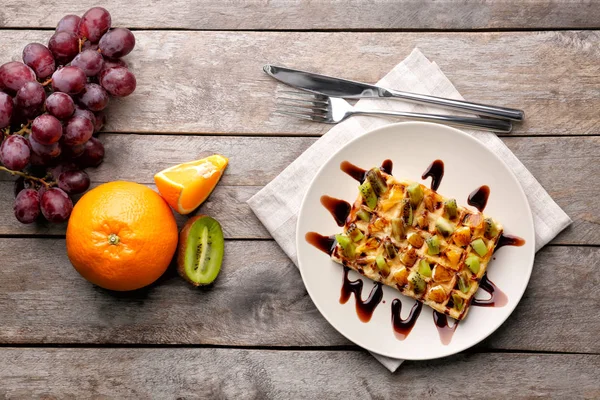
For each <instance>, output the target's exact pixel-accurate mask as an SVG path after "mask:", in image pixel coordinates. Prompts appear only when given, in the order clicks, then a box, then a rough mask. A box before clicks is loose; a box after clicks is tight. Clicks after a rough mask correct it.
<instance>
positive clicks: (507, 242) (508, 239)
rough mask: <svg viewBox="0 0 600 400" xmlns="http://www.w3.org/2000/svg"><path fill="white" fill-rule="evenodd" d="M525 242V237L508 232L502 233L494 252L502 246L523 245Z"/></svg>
mask: <svg viewBox="0 0 600 400" xmlns="http://www.w3.org/2000/svg"><path fill="white" fill-rule="evenodd" d="M524 244H525V239H523V238H520V237H518V236H514V235H509V234H507V233H502V235H500V239H498V243H497V244H496V249H495V250H494V252H496V251H498V249H499V248H500V247H504V246H517V247H521V246H523V245H524Z"/></svg>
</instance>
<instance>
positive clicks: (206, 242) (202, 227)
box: [177, 215, 224, 286]
mask: <svg viewBox="0 0 600 400" xmlns="http://www.w3.org/2000/svg"><path fill="white" fill-rule="evenodd" d="M223 248H224V241H223V230H222V229H221V225H220V224H219V223H218V222H217V220H215V219H214V218H211V217H209V216H207V215H198V216H196V217H193V218H190V219H189V220H188V222H187V223H186V224H185V226H184V227H183V229H182V230H181V233H180V234H179V249H178V251H177V271H178V272H179V275H181V277H182V278H183V279H185V280H186V281H188V282H189V283H191V284H192V285H194V286H202V285H209V284H211V283H212V282H213V281H214V280H215V279H216V278H217V275H219V271H220V270H221V263H222V261H223Z"/></svg>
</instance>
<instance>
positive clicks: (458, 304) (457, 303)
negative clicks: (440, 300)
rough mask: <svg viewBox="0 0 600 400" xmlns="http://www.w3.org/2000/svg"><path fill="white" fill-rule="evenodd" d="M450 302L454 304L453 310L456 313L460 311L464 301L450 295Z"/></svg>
mask: <svg viewBox="0 0 600 400" xmlns="http://www.w3.org/2000/svg"><path fill="white" fill-rule="evenodd" d="M452 302H453V303H454V308H456V309H457V310H458V311H460V310H462V309H463V306H464V304H465V300H464V299H463V298H462V297H460V295H458V294H457V293H452Z"/></svg>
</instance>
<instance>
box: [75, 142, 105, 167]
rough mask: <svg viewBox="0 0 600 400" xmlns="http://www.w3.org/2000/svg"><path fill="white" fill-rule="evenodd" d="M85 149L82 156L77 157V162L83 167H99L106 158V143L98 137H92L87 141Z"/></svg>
mask: <svg viewBox="0 0 600 400" xmlns="http://www.w3.org/2000/svg"><path fill="white" fill-rule="evenodd" d="M84 146H85V150H84V151H83V154H82V155H81V156H80V157H77V159H76V160H75V162H76V163H77V164H79V166H81V168H87V167H97V166H98V165H100V164H101V163H102V160H104V145H103V144H102V142H101V141H99V140H98V139H96V138H94V137H93V138H90V140H88V141H87V142H86V143H85V145H84Z"/></svg>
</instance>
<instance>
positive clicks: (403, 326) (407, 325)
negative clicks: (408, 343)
mask: <svg viewBox="0 0 600 400" xmlns="http://www.w3.org/2000/svg"><path fill="white" fill-rule="evenodd" d="M422 309H423V303H421V302H420V301H416V302H415V304H414V305H413V306H412V308H411V309H410V313H409V314H408V317H406V319H402V316H401V315H400V314H401V313H402V301H400V300H399V299H394V301H392V327H393V328H394V335H395V336H396V339H398V340H404V339H406V338H407V337H408V334H409V333H410V331H412V328H414V326H415V324H416V323H417V319H418V318H419V315H421V310H422Z"/></svg>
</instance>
